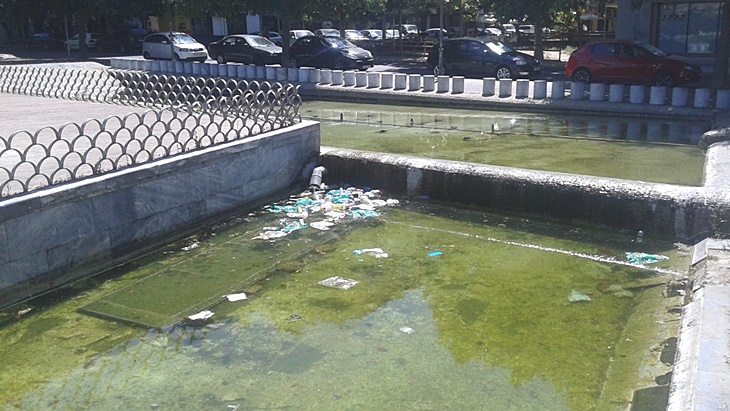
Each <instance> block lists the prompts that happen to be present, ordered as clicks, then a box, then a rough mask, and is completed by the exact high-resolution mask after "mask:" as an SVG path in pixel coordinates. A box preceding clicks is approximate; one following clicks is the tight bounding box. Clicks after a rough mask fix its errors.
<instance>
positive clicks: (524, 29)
mask: <svg viewBox="0 0 730 411" xmlns="http://www.w3.org/2000/svg"><path fill="white" fill-rule="evenodd" d="M517 32H518V33H520V34H525V35H529V36H533V35H535V26H533V25H532V24H520V25H519V26H518V27H517Z"/></svg>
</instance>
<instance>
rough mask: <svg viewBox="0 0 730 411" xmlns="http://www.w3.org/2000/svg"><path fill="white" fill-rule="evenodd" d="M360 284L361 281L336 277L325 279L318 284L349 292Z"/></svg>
mask: <svg viewBox="0 0 730 411" xmlns="http://www.w3.org/2000/svg"><path fill="white" fill-rule="evenodd" d="M358 282H359V281H355V280H350V279H347V278H342V277H340V276H335V277H330V278H327V279H324V280H322V281H320V282H318V283H317V284H320V285H324V286H326V287H332V288H339V289H340V290H347V289H350V288H352V287H354V286H355V285H357V283H358Z"/></svg>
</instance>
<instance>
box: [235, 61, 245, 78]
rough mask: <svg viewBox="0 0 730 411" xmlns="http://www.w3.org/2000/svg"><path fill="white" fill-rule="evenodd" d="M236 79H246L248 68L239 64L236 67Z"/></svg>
mask: <svg viewBox="0 0 730 411" xmlns="http://www.w3.org/2000/svg"><path fill="white" fill-rule="evenodd" d="M236 77H238V78H246V66H244V65H243V64H239V65H237V66H236Z"/></svg>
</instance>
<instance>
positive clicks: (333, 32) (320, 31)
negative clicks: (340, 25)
mask: <svg viewBox="0 0 730 411" xmlns="http://www.w3.org/2000/svg"><path fill="white" fill-rule="evenodd" d="M314 34H315V35H317V36H339V35H340V31H339V30H337V29H317V30H314Z"/></svg>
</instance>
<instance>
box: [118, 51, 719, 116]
mask: <svg viewBox="0 0 730 411" xmlns="http://www.w3.org/2000/svg"><path fill="white" fill-rule="evenodd" d="M111 67H112V68H114V69H122V70H139V71H149V72H168V73H174V74H178V75H192V76H227V77H237V78H247V79H256V80H266V81H280V82H281V81H289V82H299V83H307V82H309V83H314V84H323V85H325V84H327V85H335V86H337V85H342V86H345V87H353V86H354V87H361V88H364V87H367V88H373V89H377V88H379V89H393V90H408V91H419V90H420V91H423V92H433V91H436V92H437V93H449V92H450V93H452V94H461V93H464V92H465V79H464V77H460V76H455V77H453V78H452V77H449V76H438V77H436V76H433V75H425V76H422V75H416V74H410V75H409V74H404V73H379V72H355V71H342V70H329V69H315V68H308V67H303V68H299V69H297V68H285V67H277V66H252V65H242V64H225V65H223V64H216V63H200V62H189V61H171V60H139V59H123V58H114V59H111ZM568 84H570V90H571V92H570V99H571V100H584V99H586V98H588V99H589V100H590V101H606V99H608V101H609V102H612V103H623V102H626V100H627V94H626V88H627V87H628V102H629V103H630V104H647V103H648V104H650V105H655V106H661V105H667V104H668V105H671V106H673V107H687V106H691V107H695V108H710V107H713V108H716V109H730V90H718V91H717V92H716V94H714V100H713V92H712V90H710V89H706V88H703V89H688V88H686V87H666V86H643V85H636V84H634V85H630V86H625V85H623V84H609V85H606V84H603V83H590V84H587V83H579V82H569V83H568ZM531 87H532V90H530V88H531ZM607 88H608V89H607ZM565 92H566V82H562V81H553V82H547V81H545V80H534V81H530V80H526V79H520V80H516V81H514V80H511V79H504V80H499V81H497V80H496V79H494V78H485V79H483V80H482V96H483V97H493V96H495V95H496V96H498V97H500V98H508V97H514V98H516V99H530V98H531V99H535V100H542V99H547V98H551V99H563V98H565ZM647 92H648V94H647Z"/></svg>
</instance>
